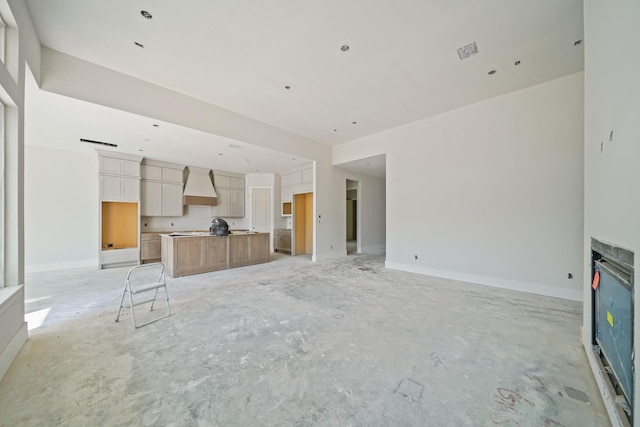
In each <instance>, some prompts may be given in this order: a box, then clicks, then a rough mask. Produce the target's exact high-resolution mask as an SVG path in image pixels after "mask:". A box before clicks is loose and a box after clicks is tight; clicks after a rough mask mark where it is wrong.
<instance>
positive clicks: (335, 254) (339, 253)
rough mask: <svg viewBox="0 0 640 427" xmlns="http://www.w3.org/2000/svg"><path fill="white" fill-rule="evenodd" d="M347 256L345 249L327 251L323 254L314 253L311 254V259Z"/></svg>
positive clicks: (319, 259)
mask: <svg viewBox="0 0 640 427" xmlns="http://www.w3.org/2000/svg"><path fill="white" fill-rule="evenodd" d="M346 256H347V250H346V249H345V250H344V251H333V252H325V253H323V254H320V255H316V254H313V255H312V256H311V261H314V262H315V261H326V260H328V259H336V258H342V257H346Z"/></svg>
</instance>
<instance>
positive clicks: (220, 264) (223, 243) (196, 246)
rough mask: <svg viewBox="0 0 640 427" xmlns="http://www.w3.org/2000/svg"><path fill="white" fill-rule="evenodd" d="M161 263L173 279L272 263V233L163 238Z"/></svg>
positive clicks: (179, 235)
mask: <svg viewBox="0 0 640 427" xmlns="http://www.w3.org/2000/svg"><path fill="white" fill-rule="evenodd" d="M160 238H161V239H162V242H161V260H162V262H163V263H164V265H165V271H166V273H167V274H168V275H169V276H171V277H180V276H188V275H190V274H199V273H208V272H210V271H217V270H224V269H227V268H234V267H243V266H246V265H253V264H260V263H265V262H269V233H252V232H244V231H241V232H238V231H236V232H233V231H232V234H229V235H228V236H211V235H210V234H209V233H202V232H187V233H171V234H161V235H160Z"/></svg>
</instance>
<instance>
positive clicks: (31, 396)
mask: <svg viewBox="0 0 640 427" xmlns="http://www.w3.org/2000/svg"><path fill="white" fill-rule="evenodd" d="M383 265H384V257H383V256H380V255H354V256H350V257H347V258H344V259H341V260H336V261H327V262H319V263H311V262H310V261H309V260H308V258H306V257H305V258H302V257H290V256H286V255H277V254H276V255H274V256H273V261H272V262H270V263H269V264H263V265H257V266H251V267H245V268H239V269H234V270H226V271H220V272H216V273H207V274H202V275H197V276H190V277H183V278H178V279H168V287H169V294H170V297H171V309H172V312H173V315H172V316H171V317H169V318H167V319H164V320H160V321H158V322H156V323H152V324H150V325H148V326H145V327H143V328H141V329H138V330H134V329H133V327H132V325H131V323H130V317H129V315H127V316H125V318H124V319H123V321H122V322H118V323H115V322H114V319H115V317H116V312H117V309H118V303H119V300H120V296H121V292H122V287H123V284H124V277H125V275H126V272H127V270H128V268H117V269H108V270H102V271H96V270H95V269H74V270H66V271H56V272H49V273H37V274H30V275H28V277H27V280H26V282H27V283H26V292H27V311H28V312H35V311H38V310H47V309H50V311H49V312H48V316H47V318H46V320H45V321H44V323H43V324H42V326H40V327H38V328H36V329H32V330H31V331H30V338H29V340H28V342H27V343H26V344H25V346H24V348H23V349H22V352H21V353H20V355H19V356H18V358H17V359H16V361H15V362H14V363H13V365H12V366H11V368H10V370H9V372H8V373H7V375H6V376H5V378H4V379H3V381H2V382H1V383H0V424H1V425H2V426H32V425H38V426H40V425H47V426H48V425H56V426H58V425H61V426H62V425H64V426H97V425H101V426H119V425H136V426H170V425H173V426H216V425H218V426H256V425H260V426H261V425H274V426H276V425H277V426H285V425H301V426H304V425H320V426H349V425H352V426H415V425H420V426H496V425H497V426H567V427H569V426H582V427H586V426H598V427H600V426H607V425H609V422H608V418H607V416H606V413H605V410H604V407H603V405H602V402H601V398H600V396H599V394H598V391H597V387H596V384H595V381H594V380H593V378H592V374H591V371H590V369H589V367H588V364H587V360H586V356H585V354H584V351H583V349H582V347H581V345H580V343H579V330H580V325H581V320H580V319H581V304H579V303H577V302H571V301H565V300H559V299H554V298H547V297H540V296H535V295H529V294H523V293H516V292H511V291H506V290H500V289H494V288H490V287H485V286H479V285H471V284H467V283H461V282H455V281H451V280H445V279H437V278H432V277H425V276H420V275H417V274H411V273H404V272H399V271H392V270H385V269H384V267H383ZM138 312H143V309H139V310H137V311H136V313H138ZM40 313H44V311H43V312H40Z"/></svg>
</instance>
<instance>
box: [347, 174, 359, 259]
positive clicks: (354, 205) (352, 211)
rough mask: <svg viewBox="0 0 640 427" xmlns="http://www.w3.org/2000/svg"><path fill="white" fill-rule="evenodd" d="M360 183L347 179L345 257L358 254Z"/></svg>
mask: <svg viewBox="0 0 640 427" xmlns="http://www.w3.org/2000/svg"><path fill="white" fill-rule="evenodd" d="M359 186H360V183H359V182H358V181H353V180H350V179H347V201H346V207H347V211H346V239H347V255H353V254H356V253H358V252H359V249H358V248H359V247H360V245H359V244H358V240H359V239H360V233H359V231H358V216H359V212H358V187H359Z"/></svg>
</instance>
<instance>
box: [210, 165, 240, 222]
mask: <svg viewBox="0 0 640 427" xmlns="http://www.w3.org/2000/svg"><path fill="white" fill-rule="evenodd" d="M213 186H214V188H215V190H216V194H217V196H218V202H217V205H216V215H217V216H219V217H223V218H224V217H227V218H242V217H244V213H245V211H244V208H245V202H244V198H245V191H244V186H245V178H244V175H241V174H233V173H231V172H220V171H214V173H213Z"/></svg>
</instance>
